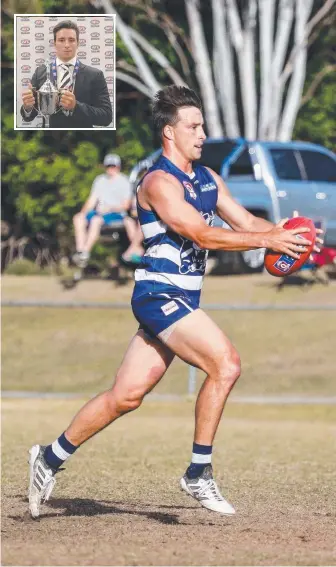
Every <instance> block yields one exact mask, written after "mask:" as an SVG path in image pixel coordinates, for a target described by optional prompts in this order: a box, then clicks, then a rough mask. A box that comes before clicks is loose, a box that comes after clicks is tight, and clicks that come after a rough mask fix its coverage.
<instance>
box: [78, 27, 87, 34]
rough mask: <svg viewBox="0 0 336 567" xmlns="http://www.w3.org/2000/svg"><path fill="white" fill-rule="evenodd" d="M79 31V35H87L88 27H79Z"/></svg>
mask: <svg viewBox="0 0 336 567" xmlns="http://www.w3.org/2000/svg"><path fill="white" fill-rule="evenodd" d="M78 29H79V33H85V32H86V26H78Z"/></svg>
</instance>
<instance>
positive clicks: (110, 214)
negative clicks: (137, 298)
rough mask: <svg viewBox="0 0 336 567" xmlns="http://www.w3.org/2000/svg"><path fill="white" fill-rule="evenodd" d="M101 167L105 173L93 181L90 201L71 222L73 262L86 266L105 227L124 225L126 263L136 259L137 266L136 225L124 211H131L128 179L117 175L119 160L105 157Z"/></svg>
mask: <svg viewBox="0 0 336 567" xmlns="http://www.w3.org/2000/svg"><path fill="white" fill-rule="evenodd" d="M104 166H105V173H104V174H102V175H98V177H96V178H95V180H94V182H93V184H92V189H91V193H90V195H89V198H88V199H87V200H86V202H85V203H84V205H83V207H82V209H81V211H80V212H79V213H77V214H76V215H75V216H74V218H73V223H74V229H75V239H76V253H75V254H74V255H73V261H74V262H75V264H77V265H78V266H79V267H81V268H84V267H85V266H86V265H87V263H88V261H89V259H90V253H91V250H92V248H93V246H94V244H95V243H96V242H97V240H98V239H99V236H100V231H101V228H102V227H103V226H104V225H108V226H112V227H113V226H115V225H120V222H122V223H123V225H124V227H125V230H126V233H127V236H128V239H129V241H130V246H129V248H128V249H127V250H126V252H125V259H127V260H128V261H133V262H134V263H136V262H135V259H137V261H138V262H139V261H140V259H141V256H142V254H143V248H142V246H141V242H139V235H138V223H137V221H136V220H135V219H133V218H131V217H129V216H127V211H128V210H129V209H130V208H131V201H132V187H131V184H130V182H129V181H128V179H127V177H126V176H125V175H124V174H123V173H121V172H120V167H121V160H120V157H119V156H118V155H117V154H108V155H107V156H105V158H104ZM133 241H134V242H133Z"/></svg>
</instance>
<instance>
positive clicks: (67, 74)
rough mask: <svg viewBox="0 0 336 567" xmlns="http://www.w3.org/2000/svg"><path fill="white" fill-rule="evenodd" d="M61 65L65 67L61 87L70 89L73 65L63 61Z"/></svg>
mask: <svg viewBox="0 0 336 567" xmlns="http://www.w3.org/2000/svg"><path fill="white" fill-rule="evenodd" d="M60 67H61V68H62V69H63V71H64V74H63V77H62V79H61V84H60V88H61V89H69V88H70V87H71V86H72V67H73V65H71V64H70V63H69V64H65V63H62V65H60Z"/></svg>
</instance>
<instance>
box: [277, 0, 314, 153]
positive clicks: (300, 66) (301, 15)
mask: <svg viewBox="0 0 336 567" xmlns="http://www.w3.org/2000/svg"><path fill="white" fill-rule="evenodd" d="M312 8H313V0H297V2H296V21H295V38H294V41H295V45H297V46H300V48H299V50H298V53H297V56H296V60H295V66H294V71H293V74H292V77H291V81H290V84H289V87H288V92H287V98H286V103H285V107H284V110H283V114H282V119H281V124H280V128H279V134H278V139H279V140H280V141H281V142H285V141H287V140H290V139H291V137H292V133H293V130H294V125H295V119H296V116H297V113H298V111H299V108H300V101H301V97H302V91H303V86H304V81H305V76H306V64H307V41H305V37H306V25H307V22H308V18H309V15H310V12H311V10H312ZM306 39H307V38H306Z"/></svg>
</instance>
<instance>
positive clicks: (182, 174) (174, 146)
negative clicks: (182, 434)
mask: <svg viewBox="0 0 336 567" xmlns="http://www.w3.org/2000/svg"><path fill="white" fill-rule="evenodd" d="M153 121H154V126H155V127H156V129H157V130H158V132H159V133H160V134H161V139H162V148H163V152H162V156H161V157H160V158H159V160H158V161H157V162H156V163H155V164H154V166H153V167H151V168H150V169H149V171H148V172H147V174H146V175H145V177H144V178H143V179H142V181H141V182H140V185H139V187H138V192H137V199H138V218H139V222H140V224H141V227H142V231H143V234H144V247H145V256H144V257H143V259H142V262H141V264H140V266H139V268H138V269H137V270H136V272H135V287H134V292H133V297H132V308H133V312H134V315H135V317H136V319H137V320H138V322H139V324H140V326H139V329H138V332H137V333H136V334H135V336H134V337H133V338H132V340H131V342H130V345H129V347H128V349H127V351H126V354H125V356H124V359H123V361H122V364H121V366H120V368H119V370H118V372H117V375H116V377H115V381H114V384H113V386H112V388H111V389H109V390H107V391H106V392H103V393H102V394H99V395H98V396H96V397H95V398H93V399H92V400H90V401H89V402H88V403H87V404H86V405H85V406H84V407H83V408H82V409H81V410H80V411H79V412H78V414H77V415H76V416H75V417H74V419H73V420H72V422H71V423H70V425H69V427H68V428H67V429H66V430H65V432H64V433H62V434H61V436H60V437H59V438H58V439H56V440H55V441H54V442H53V443H52V444H50V445H48V446H46V447H45V446H40V445H34V446H33V447H32V448H31V449H30V490H29V508H30V512H31V515H32V516H33V517H34V518H36V517H37V516H38V515H39V509H40V504H41V502H42V501H44V500H47V499H48V498H49V496H50V494H51V491H52V489H53V486H54V484H55V473H56V472H57V471H58V469H59V468H60V466H61V465H63V463H64V461H65V460H66V459H67V458H68V457H70V456H71V455H72V454H73V453H74V452H75V451H76V450H77V449H78V447H79V446H80V445H82V444H83V443H84V442H85V441H87V440H88V439H89V438H90V437H92V436H93V435H95V434H96V433H98V432H99V431H101V430H102V429H104V428H105V427H106V426H107V425H109V424H110V423H112V422H113V421H114V420H116V419H117V418H119V417H121V416H122V415H124V414H126V413H127V412H129V411H132V410H135V409H136V408H138V407H139V406H140V404H141V402H142V400H143V398H144V396H145V395H146V394H147V393H148V392H149V391H150V390H152V388H154V386H155V385H156V384H157V383H158V382H159V381H160V380H161V378H162V377H163V375H164V374H165V372H166V370H167V368H168V367H169V365H170V364H171V362H172V360H173V358H174V356H175V355H177V356H178V357H179V358H181V359H182V360H184V361H186V362H187V363H189V364H192V365H193V366H195V367H197V368H200V369H201V370H203V371H204V372H205V373H206V375H207V376H206V378H205V380H204V383H203V385H202V387H201V389H200V392H199V394H198V397H197V401H196V408H195V434H194V443H193V449H192V457H191V463H190V466H189V467H188V469H187V471H186V473H185V474H184V476H183V477H182V479H181V481H180V482H181V487H182V489H183V490H184V491H185V492H186V493H188V494H189V495H191V496H192V497H193V498H195V499H196V500H198V501H199V503H200V504H201V505H202V506H204V507H206V508H208V509H210V510H213V511H215V512H219V513H221V514H234V513H235V510H234V508H233V506H232V505H231V504H229V502H227V501H226V500H225V499H224V497H223V496H222V495H221V493H220V491H219V489H218V487H217V484H216V483H215V481H214V479H213V475H212V466H211V453H212V445H213V441H214V437H215V434H216V430H217V427H218V423H219V421H220V418H221V415H222V412H223V408H224V404H225V402H226V399H227V397H228V395H229V393H230V391H231V389H232V388H233V386H234V384H235V382H236V380H237V379H238V377H239V375H240V360H239V355H238V353H237V351H236V349H235V348H234V346H233V345H232V343H231V342H230V340H229V339H228V338H227V336H226V335H225V334H224V333H223V331H222V330H221V329H219V327H218V326H217V325H216V324H215V323H214V322H213V321H212V320H211V318H210V317H209V316H208V315H207V314H206V313H205V312H204V311H202V309H200V308H199V302H200V294H201V288H202V280H203V275H204V271H205V265H206V259H207V253H208V252H207V251H208V250H209V249H210V250H238V251H239V250H250V249H256V248H270V249H272V250H274V251H276V252H283V253H286V254H289V255H290V256H292V257H293V258H297V257H298V254H299V252H302V251H303V249H302V248H301V246H303V247H305V246H306V245H308V244H310V242H309V241H308V240H306V239H305V238H304V237H302V238H300V241H299V242H300V245H299V244H298V240H297V238H296V235H298V234H299V233H303V232H306V230H308V229H304V228H297V229H294V230H285V229H284V228H283V224H284V223H285V220H283V221H281V222H280V223H279V224H277V225H274V224H272V223H270V222H268V221H266V220H264V219H260V218H257V217H254V216H253V215H252V214H250V213H249V212H248V211H246V209H244V208H243V207H242V206H240V205H239V204H238V203H237V202H236V201H235V200H234V199H233V198H232V197H231V195H230V193H229V191H228V189H227V187H226V186H225V184H224V182H223V180H222V179H221V178H220V177H219V176H218V175H217V174H216V173H215V172H214V171H212V170H211V169H209V168H207V167H203V166H201V165H195V164H193V162H194V161H195V160H197V159H199V158H200V156H201V152H202V145H203V142H204V140H205V137H206V136H205V134H204V130H203V117H202V109H201V103H200V100H199V98H198V97H197V95H196V94H195V93H194V92H193V91H191V90H189V89H187V88H185V87H179V86H170V87H166V88H164V89H163V90H161V91H159V92H158V93H157V95H156V97H155V100H154V105H153ZM215 214H217V215H219V216H220V217H221V218H223V219H224V220H225V221H226V222H227V223H228V224H229V225H230V226H231V227H232V229H233V230H228V229H225V228H218V227H213V226H212V225H213V221H214V216H215ZM304 249H305V248H304Z"/></svg>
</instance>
